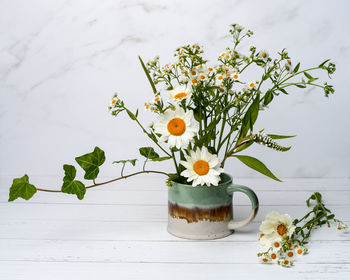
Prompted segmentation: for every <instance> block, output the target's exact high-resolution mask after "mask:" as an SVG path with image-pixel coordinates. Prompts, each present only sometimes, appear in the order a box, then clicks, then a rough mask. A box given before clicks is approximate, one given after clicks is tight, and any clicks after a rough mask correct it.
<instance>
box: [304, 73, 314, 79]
mask: <svg viewBox="0 0 350 280" xmlns="http://www.w3.org/2000/svg"><path fill="white" fill-rule="evenodd" d="M304 75H305V77H306V78H308V79H313V77H312V76H311V75H310V74H309V73H307V72H304Z"/></svg>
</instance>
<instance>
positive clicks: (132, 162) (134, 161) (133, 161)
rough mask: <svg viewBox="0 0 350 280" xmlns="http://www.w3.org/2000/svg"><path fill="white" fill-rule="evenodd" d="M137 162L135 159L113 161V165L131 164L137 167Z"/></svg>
mask: <svg viewBox="0 0 350 280" xmlns="http://www.w3.org/2000/svg"><path fill="white" fill-rule="evenodd" d="M136 161H137V159H136V158H134V159H125V160H124V159H123V160H116V161H113V162H112V163H123V164H125V163H127V162H130V163H131V164H132V165H133V166H135V165H136Z"/></svg>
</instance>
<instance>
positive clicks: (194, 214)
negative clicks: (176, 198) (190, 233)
mask: <svg viewBox="0 0 350 280" xmlns="http://www.w3.org/2000/svg"><path fill="white" fill-rule="evenodd" d="M168 209H169V215H170V216H171V217H173V218H180V219H186V220H187V222H188V223H193V222H198V221H210V222H222V221H230V220H232V204H230V205H225V206H220V207H217V208H210V209H204V208H198V207H194V208H186V207H182V206H179V205H178V204H174V203H171V202H170V201H168Z"/></svg>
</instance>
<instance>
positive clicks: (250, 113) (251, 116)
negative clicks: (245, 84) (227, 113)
mask: <svg viewBox="0 0 350 280" xmlns="http://www.w3.org/2000/svg"><path fill="white" fill-rule="evenodd" d="M259 104H260V94H258V95H257V96H256V98H255V99H254V101H253V103H252V104H251V105H250V107H249V108H248V110H247V112H246V113H245V115H244V117H243V119H242V127H241V133H240V137H244V136H246V135H247V132H248V130H249V128H250V130H251V131H253V126H254V123H255V121H256V119H257V118H258V113H259V107H260V106H259Z"/></svg>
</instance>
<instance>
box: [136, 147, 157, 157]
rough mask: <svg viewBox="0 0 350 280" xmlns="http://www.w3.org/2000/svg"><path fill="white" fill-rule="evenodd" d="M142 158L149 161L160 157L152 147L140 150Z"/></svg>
mask: <svg viewBox="0 0 350 280" xmlns="http://www.w3.org/2000/svg"><path fill="white" fill-rule="evenodd" d="M139 151H140V154H141V156H144V157H145V158H147V159H151V160H154V159H157V158H159V155H158V154H157V153H156V152H155V151H154V149H153V148H152V147H142V148H140V149H139Z"/></svg>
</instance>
